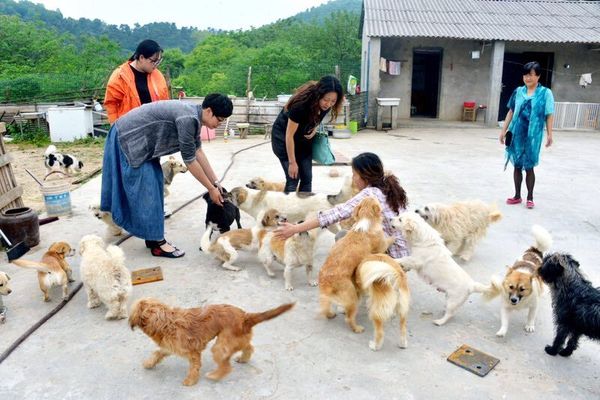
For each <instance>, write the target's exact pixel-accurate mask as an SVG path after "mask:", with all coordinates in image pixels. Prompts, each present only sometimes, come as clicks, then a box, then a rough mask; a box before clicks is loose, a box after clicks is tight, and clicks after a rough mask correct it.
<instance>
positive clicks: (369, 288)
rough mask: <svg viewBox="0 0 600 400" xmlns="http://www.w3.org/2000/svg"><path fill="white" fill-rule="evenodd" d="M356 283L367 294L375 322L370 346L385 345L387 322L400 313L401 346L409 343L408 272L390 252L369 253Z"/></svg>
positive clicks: (359, 267)
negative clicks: (407, 330)
mask: <svg viewBox="0 0 600 400" xmlns="http://www.w3.org/2000/svg"><path fill="white" fill-rule="evenodd" d="M356 283H357V286H358V287H360V289H361V291H362V293H363V294H365V295H366V296H367V307H368V309H369V319H370V320H371V321H372V322H373V328H374V333H373V340H371V341H369V348H370V349H371V350H373V351H377V350H379V349H381V346H382V345H383V338H384V334H385V332H384V330H383V324H384V323H385V322H386V321H388V320H389V319H390V318H392V317H393V316H394V315H397V316H398V317H399V319H400V341H399V342H398V347H401V348H403V349H405V348H406V347H407V346H408V338H407V334H406V317H407V316H408V309H409V304H410V291H409V289H408V280H407V279H406V273H405V272H404V270H403V269H402V267H401V266H400V264H398V263H397V262H396V260H394V259H393V258H392V257H390V256H388V255H387V254H373V255H370V256H366V257H365V258H364V259H363V261H362V263H360V265H359V266H358V268H357V269H356Z"/></svg>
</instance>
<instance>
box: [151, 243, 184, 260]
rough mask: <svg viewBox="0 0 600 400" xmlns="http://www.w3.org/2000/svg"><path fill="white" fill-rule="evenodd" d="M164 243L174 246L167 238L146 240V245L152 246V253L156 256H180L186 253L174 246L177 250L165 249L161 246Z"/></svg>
mask: <svg viewBox="0 0 600 400" xmlns="http://www.w3.org/2000/svg"><path fill="white" fill-rule="evenodd" d="M163 244H169V245H171V246H173V245H172V244H171V243H168V242H167V241H166V239H163V240H159V241H154V240H146V247H148V248H150V253H152V255H153V256H154V257H165V258H179V257H183V256H184V255H185V251H182V250H179V249H178V248H177V247H175V246H173V248H174V249H175V250H173V251H165V250H163V249H162V248H161V247H160V246H162V245H163Z"/></svg>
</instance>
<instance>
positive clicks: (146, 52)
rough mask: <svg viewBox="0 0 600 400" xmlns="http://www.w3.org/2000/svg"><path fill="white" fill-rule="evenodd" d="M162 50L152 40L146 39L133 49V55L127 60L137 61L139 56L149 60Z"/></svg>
mask: <svg viewBox="0 0 600 400" xmlns="http://www.w3.org/2000/svg"><path fill="white" fill-rule="evenodd" d="M162 52H163V49H162V48H161V47H160V46H159V44H158V43H156V42H155V41H154V40H151V39H146V40H143V41H141V42H140V44H138V45H137V47H136V49H135V53H133V55H132V56H131V57H130V58H129V61H133V60H139V59H140V56H144V58H150V57H152V56H153V55H155V54H156V53H162Z"/></svg>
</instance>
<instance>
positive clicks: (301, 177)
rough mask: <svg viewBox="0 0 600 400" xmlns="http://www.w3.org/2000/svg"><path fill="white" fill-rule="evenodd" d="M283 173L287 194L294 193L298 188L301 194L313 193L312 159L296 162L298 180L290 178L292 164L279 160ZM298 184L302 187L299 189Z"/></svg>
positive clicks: (307, 158)
mask: <svg viewBox="0 0 600 400" xmlns="http://www.w3.org/2000/svg"><path fill="white" fill-rule="evenodd" d="M279 162H280V163H281V167H282V168H283V172H284V173H285V192H286V193H293V192H295V191H296V188H298V191H299V192H312V157H306V158H303V159H301V160H296V163H297V164H298V177H297V178H296V179H292V178H290V175H289V174H288V167H289V166H290V162H289V161H288V160H287V159H286V160H282V159H281V158H280V159H279ZM298 184H300V186H299V187H298Z"/></svg>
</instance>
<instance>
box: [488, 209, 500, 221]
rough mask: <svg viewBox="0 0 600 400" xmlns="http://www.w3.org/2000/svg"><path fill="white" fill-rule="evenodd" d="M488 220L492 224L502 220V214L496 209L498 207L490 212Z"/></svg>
mask: <svg viewBox="0 0 600 400" xmlns="http://www.w3.org/2000/svg"><path fill="white" fill-rule="evenodd" d="M488 218H489V219H490V222H498V221H500V220H501V219H502V213H501V212H500V211H499V210H498V209H497V208H496V205H494V206H493V207H492V209H491V210H490V213H489V214H488Z"/></svg>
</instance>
